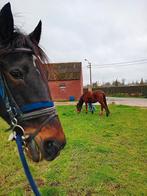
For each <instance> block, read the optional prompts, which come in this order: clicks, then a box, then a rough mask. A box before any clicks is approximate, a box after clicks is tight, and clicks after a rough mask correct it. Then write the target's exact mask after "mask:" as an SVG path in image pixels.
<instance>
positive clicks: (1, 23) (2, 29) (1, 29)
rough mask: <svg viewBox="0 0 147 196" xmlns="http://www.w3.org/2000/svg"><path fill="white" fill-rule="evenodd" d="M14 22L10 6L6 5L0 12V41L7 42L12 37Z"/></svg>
mask: <svg viewBox="0 0 147 196" xmlns="http://www.w3.org/2000/svg"><path fill="white" fill-rule="evenodd" d="M13 30H14V21H13V15H12V12H11V5H10V3H7V4H6V5H5V6H4V7H3V8H2V9H1V11H0V41H9V40H10V38H11V36H12V35H13Z"/></svg>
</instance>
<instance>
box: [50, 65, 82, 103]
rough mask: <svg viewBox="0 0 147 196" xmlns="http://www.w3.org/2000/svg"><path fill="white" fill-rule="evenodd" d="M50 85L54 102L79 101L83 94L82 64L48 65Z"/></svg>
mask: <svg viewBox="0 0 147 196" xmlns="http://www.w3.org/2000/svg"><path fill="white" fill-rule="evenodd" d="M48 84H49V87H50V91H51V96H52V99H53V100H54V101H57V100H58V101H59V100H71V99H75V100H78V99H79V97H80V96H81V94H82V93H83V76H82V63H81V62H73V63H50V64H48Z"/></svg>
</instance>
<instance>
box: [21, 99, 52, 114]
mask: <svg viewBox="0 0 147 196" xmlns="http://www.w3.org/2000/svg"><path fill="white" fill-rule="evenodd" d="M53 106H54V103H53V102H52V101H40V102H35V103H30V104H25V105H23V106H21V107H20V109H21V111H22V112H23V113H27V112H31V111H34V110H39V109H43V108H49V107H53Z"/></svg>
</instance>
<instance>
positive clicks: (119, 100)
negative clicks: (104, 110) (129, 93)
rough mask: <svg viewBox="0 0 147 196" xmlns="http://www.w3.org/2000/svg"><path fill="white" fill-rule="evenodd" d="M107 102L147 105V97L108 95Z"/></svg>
mask: <svg viewBox="0 0 147 196" xmlns="http://www.w3.org/2000/svg"><path fill="white" fill-rule="evenodd" d="M107 101H108V103H114V104H117V105H120V104H121V105H129V106H140V107H147V98H118V97H108V98H107Z"/></svg>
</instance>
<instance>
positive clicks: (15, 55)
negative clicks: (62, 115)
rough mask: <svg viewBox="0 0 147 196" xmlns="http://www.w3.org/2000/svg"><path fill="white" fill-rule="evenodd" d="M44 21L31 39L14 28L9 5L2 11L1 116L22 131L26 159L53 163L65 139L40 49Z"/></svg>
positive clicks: (0, 41) (44, 58)
mask: <svg viewBox="0 0 147 196" xmlns="http://www.w3.org/2000/svg"><path fill="white" fill-rule="evenodd" d="M41 26H42V23H41V21H40V22H39V24H38V25H37V27H36V28H35V29H34V31H32V33H30V34H29V35H26V34H23V33H21V32H20V30H19V29H17V28H14V22H13V15H12V12H11V6H10V3H7V4H6V5H5V6H4V7H3V8H2V10H1V11H0V91H1V93H0V116H1V117H2V118H3V119H4V120H5V121H6V122H7V123H8V124H9V125H10V126H11V127H12V130H13V131H14V130H17V129H18V130H19V129H20V128H21V130H22V132H23V134H24V135H23V138H24V147H25V150H26V153H27V155H28V156H29V157H30V158H31V159H32V160H33V161H35V162H38V161H41V160H42V159H45V160H53V159H54V158H56V157H57V155H59V152H60V150H61V149H63V147H64V146H65V143H66V139H65V135H64V132H63V129H62V126H61V123H60V120H59V118H58V115H57V113H56V110H55V107H54V104H53V102H52V99H51V96H50V92H49V89H48V82H47V77H46V76H47V74H46V71H47V70H46V68H45V62H46V59H47V58H46V56H45V54H44V52H43V50H42V49H41V48H40V47H39V45H38V44H39V40H40V36H41Z"/></svg>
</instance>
